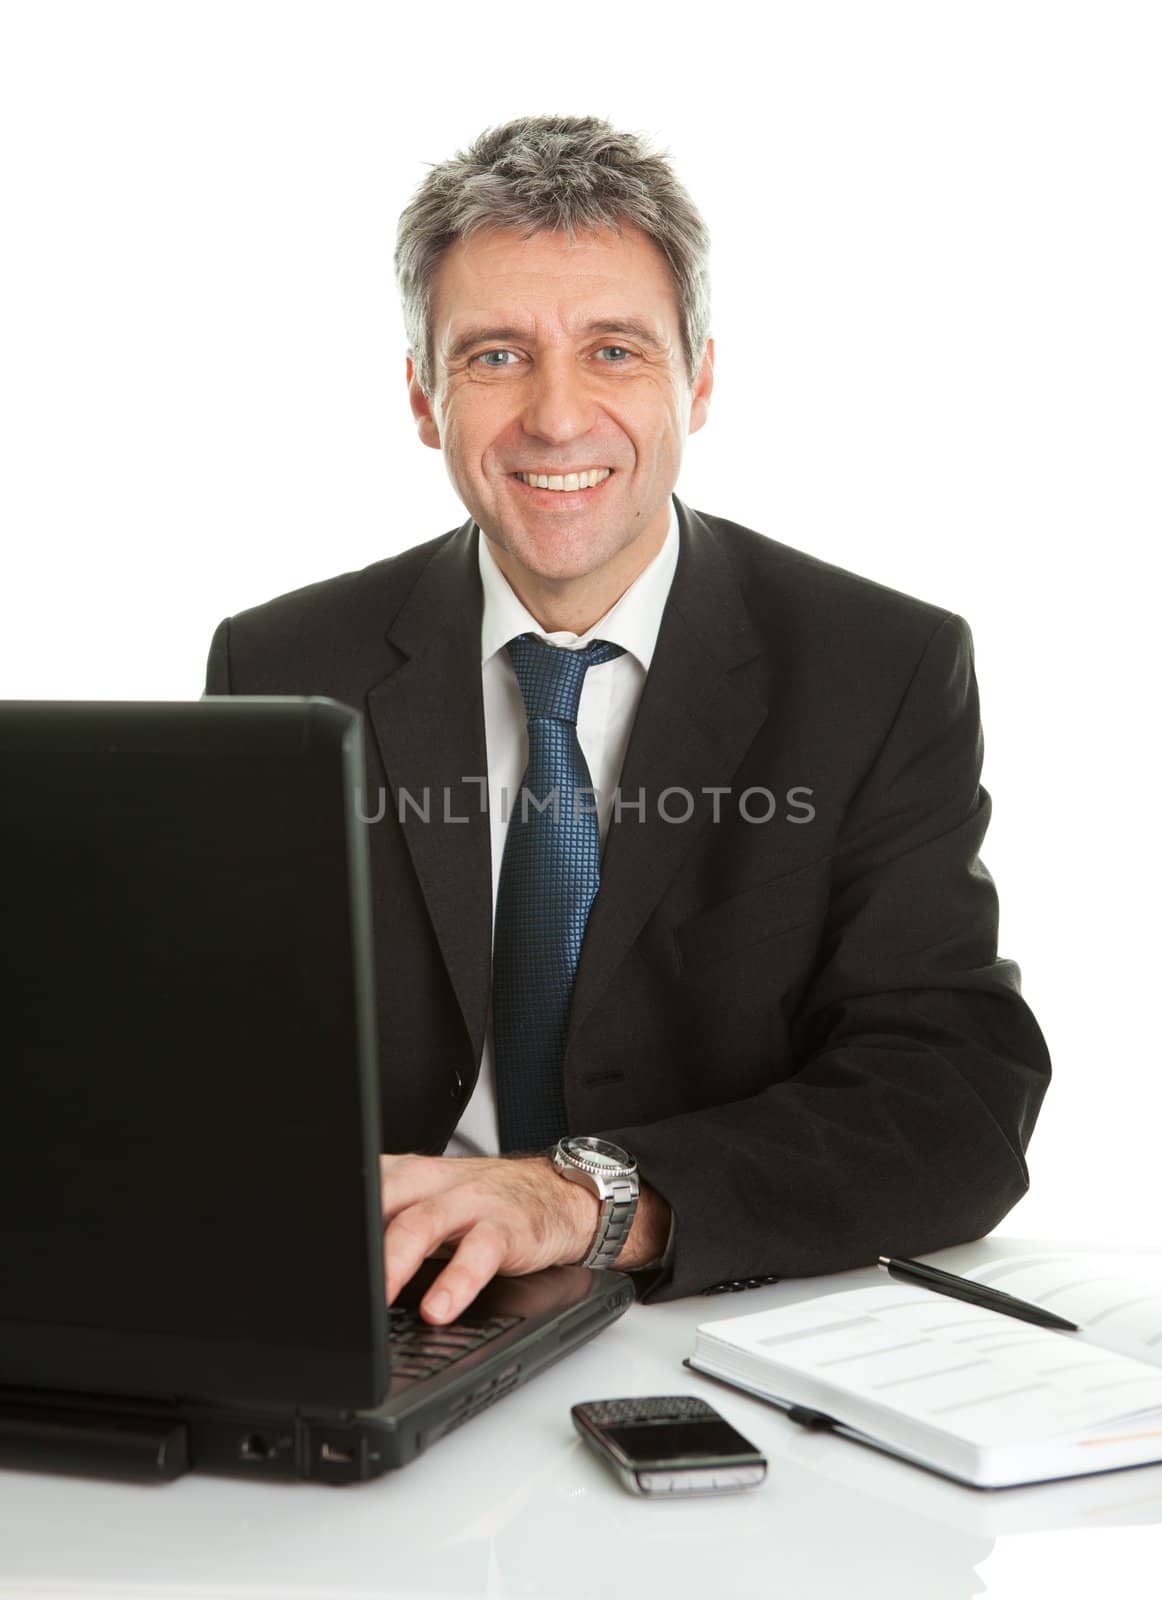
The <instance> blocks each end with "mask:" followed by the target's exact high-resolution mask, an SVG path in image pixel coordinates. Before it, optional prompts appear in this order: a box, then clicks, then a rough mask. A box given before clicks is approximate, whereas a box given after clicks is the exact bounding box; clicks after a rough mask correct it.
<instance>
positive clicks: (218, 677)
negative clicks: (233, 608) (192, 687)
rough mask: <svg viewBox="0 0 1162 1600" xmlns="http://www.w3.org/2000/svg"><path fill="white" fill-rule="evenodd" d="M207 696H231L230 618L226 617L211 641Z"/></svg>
mask: <svg viewBox="0 0 1162 1600" xmlns="http://www.w3.org/2000/svg"><path fill="white" fill-rule="evenodd" d="M202 693H203V695H207V694H231V693H233V691H232V689H231V688H230V618H229V617H224V618H223V620H222V621H221V622H220V623H219V624H218V626H217V627H216V628H215V629H214V637H213V638H212V639H211V640H210V653H209V655H208V657H207V658H206V687H205V689H204V690H203V691H202Z"/></svg>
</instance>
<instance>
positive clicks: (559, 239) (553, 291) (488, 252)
mask: <svg viewBox="0 0 1162 1600" xmlns="http://www.w3.org/2000/svg"><path fill="white" fill-rule="evenodd" d="M618 316H622V317H627V318H628V317H635V318H638V319H639V320H643V321H645V322H646V323H648V324H650V325H652V327H653V328H654V331H655V332H656V333H657V335H658V336H659V339H660V340H662V341H663V342H666V343H669V342H672V341H673V340H675V339H676V337H677V332H678V298H677V294H676V292H675V289H674V282H673V279H672V277H671V275H670V269H669V266H668V265H667V262H666V258H665V256H664V255H663V254H662V252H661V250H660V249H659V248H658V246H657V245H656V244H654V242H653V240H652V239H649V238H647V236H646V235H645V234H644V233H642V232H641V230H640V229H638V228H635V227H632V226H630V225H628V224H623V226H622V232H621V234H620V235H619V234H617V233H615V232H614V231H613V230H612V229H602V230H600V231H595V230H587V231H584V232H581V231H578V232H576V233H575V234H574V237H573V241H572V243H570V240H569V236H568V234H566V233H565V232H564V231H563V230H562V231H559V232H548V231H545V232H541V233H535V234H533V235H532V236H531V237H529V238H522V237H521V235H520V234H519V233H518V232H517V231H516V230H513V229H507V228H491V229H487V230H482V231H480V232H478V233H475V234H472V235H471V236H470V237H469V238H467V239H458V240H457V241H456V243H455V244H454V245H452V246H451V248H450V249H449V250H448V251H447V252H446V253H445V255H444V257H443V259H442V261H441V262H440V266H439V269H438V271H437V273H436V278H435V283H434V286H433V293H432V332H433V336H434V340H435V343H436V345H437V346H438V347H443V348H445V349H446V348H448V347H449V346H450V345H451V344H452V343H453V342H456V341H458V340H460V339H461V338H462V337H463V335H464V334H465V333H466V332H468V331H470V330H471V328H473V327H475V326H484V325H485V324H487V323H495V324H496V325H497V326H498V327H499V326H502V325H503V326H506V327H513V328H524V329H526V330H527V332H528V333H529V335H530V336H532V335H535V334H540V335H544V336H549V335H551V334H553V333H568V332H571V331H575V330H577V329H579V328H581V327H582V325H588V324H589V323H590V322H592V321H598V320H601V319H613V318H616V317H618Z"/></svg>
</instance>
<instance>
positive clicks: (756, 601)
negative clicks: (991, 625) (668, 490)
mask: <svg viewBox="0 0 1162 1600" xmlns="http://www.w3.org/2000/svg"><path fill="white" fill-rule="evenodd" d="M697 515H698V516H700V517H701V518H702V519H703V521H704V522H706V523H707V524H708V526H709V527H710V528H711V529H712V531H713V532H714V534H715V535H716V536H717V538H718V541H719V544H720V547H721V548H722V550H723V552H724V553H725V554H726V556H727V557H728V559H729V560H730V562H731V565H732V567H733V568H734V571H735V574H736V576H737V578H738V580H739V582H740V585H741V587H742V592H743V594H744V595H745V596H746V599H747V603H748V605H749V606H750V607H751V609H752V611H754V612H756V613H758V614H759V616H760V617H761V616H762V614H763V613H767V612H769V611H771V610H772V609H774V610H775V611H777V612H778V613H779V614H780V616H783V617H785V615H786V614H787V612H788V611H793V612H794V613H796V614H797V615H798V616H800V617H803V618H810V619H812V620H813V622H814V623H815V624H816V625H817V626H819V627H823V628H828V627H838V628H844V627H848V626H856V627H858V626H860V625H861V624H863V625H867V626H870V627H873V628H876V629H880V628H883V627H891V628H900V629H906V630H907V631H908V632H914V634H915V636H916V637H918V638H922V639H925V640H927V639H929V638H931V636H932V635H933V634H934V633H935V632H936V631H937V630H938V629H939V627H940V625H941V624H942V623H944V622H946V621H948V620H949V619H950V618H953V619H955V620H956V621H957V622H958V623H960V624H961V625H962V626H966V624H964V623H963V619H962V618H959V617H957V614H956V612H955V611H953V610H952V609H951V608H950V607H948V606H944V605H940V604H938V603H936V602H934V601H930V600H925V599H922V598H921V597H920V596H918V595H914V594H910V593H908V592H906V591H905V590H902V589H896V588H893V587H891V585H889V584H885V583H881V582H879V581H877V580H876V579H874V578H869V577H867V576H865V575H864V574H862V573H859V572H853V571H851V570H850V569H849V568H847V567H841V566H837V565H836V564H835V563H834V562H830V561H825V560H823V558H822V557H820V556H816V555H812V554H811V553H810V552H809V551H806V550H800V549H797V548H796V547H795V546H793V545H789V544H784V543H782V542H781V541H780V540H778V539H774V538H772V537H771V536H770V535H769V534H765V533H760V532H758V531H757V530H756V529H754V528H748V527H745V526H744V525H743V524H741V523H738V522H732V521H730V520H729V519H728V518H726V517H718V516H713V515H711V514H710V513H708V512H705V511H699V512H697Z"/></svg>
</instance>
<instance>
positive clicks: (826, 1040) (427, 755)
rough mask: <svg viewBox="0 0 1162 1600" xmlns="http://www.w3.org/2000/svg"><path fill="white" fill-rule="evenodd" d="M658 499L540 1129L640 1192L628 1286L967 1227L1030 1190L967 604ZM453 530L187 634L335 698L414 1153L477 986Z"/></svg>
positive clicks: (481, 931)
mask: <svg viewBox="0 0 1162 1600" xmlns="http://www.w3.org/2000/svg"><path fill="white" fill-rule="evenodd" d="M675 504H676V508H677V512H678V519H679V527H680V553H679V559H678V566H677V571H676V574H675V577H674V582H673V586H672V588H671V591H670V595H669V599H668V601H667V604H666V608H665V612H664V615H663V618H662V624H661V629H660V632H659V636H658V642H657V648H656V652H655V655H654V658H653V663H652V665H651V667H650V671H649V673H648V675H647V678H646V683H645V687H644V690H643V693H642V699H641V704H640V707H639V710H638V714H637V719H636V722H635V725H634V728H633V732H632V735H631V739H630V743H629V747H628V751H627V754H626V758H625V763H624V767H623V771H622V777H621V785H620V788H621V794H622V797H623V801H624V802H626V803H625V804H624V806H623V809H622V813H621V816H620V819H619V820H615V821H613V822H612V823H611V826H610V831H609V835H608V838H607V843H606V848H605V851H604V856H603V861H602V880H601V888H600V891H599V893H598V895H597V899H596V900H595V902H594V905H593V910H592V912H591V915H590V919H589V923H588V927H587V930H586V936H585V943H584V947H583V950H582V953H581V961H580V966H579V968H578V972H577V977H576V982H575V987H574V992H573V1001H572V1010H571V1016H570V1025H569V1037H568V1043H567V1048H566V1055H565V1061H564V1080H565V1098H566V1103H567V1106H568V1112H569V1126H570V1129H571V1130H572V1131H573V1132H575V1133H578V1134H596V1135H598V1136H600V1137H602V1138H606V1139H611V1140H613V1141H614V1142H615V1143H617V1144H620V1145H623V1146H624V1147H625V1148H627V1149H628V1150H630V1151H632V1152H633V1154H634V1155H636V1156H637V1158H638V1162H639V1165H640V1168H641V1172H642V1175H643V1177H644V1178H645V1179H646V1181H647V1182H649V1183H650V1184H651V1185H653V1187H654V1188H655V1189H657V1190H658V1191H659V1192H660V1193H661V1194H662V1195H663V1196H664V1197H665V1198H666V1200H668V1201H669V1203H670V1205H671V1206H672V1207H673V1209H674V1213H675V1216H676V1234H675V1250H674V1255H673V1260H672V1263H671V1266H670V1268H669V1270H667V1271H661V1272H659V1271H655V1272H653V1273H651V1274H648V1275H647V1276H646V1279H645V1281H640V1280H639V1283H638V1289H639V1294H640V1295H641V1296H642V1297H643V1298H647V1299H652V1300H668V1299H673V1298H676V1297H677V1296H680V1295H687V1294H690V1293H693V1292H694V1291H696V1290H699V1289H701V1288H703V1287H705V1286H707V1285H708V1284H710V1283H712V1282H715V1281H719V1280H723V1279H732V1278H741V1277H747V1276H754V1275H759V1274H767V1273H773V1274H778V1275H779V1276H785V1277H795V1276H809V1275H812V1274H816V1273H824V1272H832V1271H841V1270H844V1269H847V1268H850V1267H854V1266H857V1265H860V1264H867V1263H870V1262H872V1261H874V1259H875V1257H876V1256H877V1255H878V1254H892V1255H900V1256H915V1255H921V1254H923V1253H924V1252H926V1251H931V1250H938V1249H940V1248H941V1247H943V1246H946V1245H952V1244H957V1243H960V1242H962V1241H964V1240H967V1239H973V1238H977V1237H979V1236H980V1235H982V1234H985V1233H987V1232H988V1231H989V1230H990V1229H991V1228H993V1227H994V1226H995V1225H996V1223H997V1222H999V1220H1000V1219H1001V1218H1002V1217H1003V1216H1004V1215H1005V1213H1006V1212H1007V1211H1008V1210H1009V1209H1010V1208H1011V1207H1012V1206H1013V1205H1014V1204H1015V1202H1016V1201H1017V1200H1019V1199H1020V1197H1021V1195H1022V1194H1023V1193H1024V1192H1025V1190H1026V1189H1027V1187H1028V1170H1027V1167H1026V1164H1025V1160H1024V1150H1025V1147H1026V1145H1027V1143H1028V1140H1029V1136H1030V1134H1031V1132H1032V1129H1033V1125H1034V1122H1035V1120H1036V1116H1037V1112H1038V1109H1039V1107H1040V1104H1041V1100H1042V1097H1043V1096H1044V1093H1045V1089H1046V1086H1047V1084H1048V1081H1049V1074H1050V1065H1049V1058H1048V1052H1047V1049H1046V1045H1045V1041H1044V1039H1043V1037H1042V1034H1041V1032H1040V1029H1039V1028H1038V1026H1037V1023H1036V1021H1035V1020H1034V1018H1033V1016H1032V1014H1031V1012H1030V1011H1029V1009H1028V1007H1027V1006H1026V1004H1025V1002H1024V1001H1023V999H1022V998H1021V995H1020V987H1019V985H1020V973H1019V969H1018V968H1017V966H1016V965H1015V964H1014V963H1013V962H1012V961H1007V960H998V959H997V952H996V935H997V899H996V894H995V891H994V888H993V883H992V880H991V878H990V877H989V874H988V872H987V871H986V869H985V868H984V866H983V865H982V864H981V862H980V860H979V858H978V855H977V851H978V848H979V846H980V843H981V840H982V838H983V836H984V833H985V829H986V826H987V824H988V819H989V814H990V810H991V801H990V799H989V795H988V793H987V791H986V790H985V789H984V788H982V787H981V786H980V783H979V778H980V770H981V759H982V749H983V747H982V739H981V730H980V719H979V713H978V705H977V689H976V680H975V675H974V668H973V651H972V637H971V634H970V632H969V629H968V626H967V624H966V623H965V622H964V621H963V620H962V618H960V617H959V616H957V615H955V614H954V613H952V612H948V611H945V610H942V609H941V608H940V607H939V606H935V605H929V604H926V603H925V602H924V601H921V600H917V599H914V598H912V597H910V596H908V595H905V594H901V593H898V592H897V591H895V590H892V589H889V588H885V587H883V586H882V585H880V584H877V583H873V582H871V581H869V580H868V579H866V578H862V577H858V576H856V575H855V574H853V573H850V572H846V571H844V570H842V569H840V568H838V567H834V566H830V565H828V564H827V563H826V562H823V561H820V560H817V559H815V558H814V557H812V556H810V555H806V554H804V553H802V552H800V551H797V550H793V549H791V548H789V547H788V546H786V545H783V544H779V543H777V542H775V541H774V540H771V539H768V538H766V537H764V536H763V535H761V534H758V533H755V532H753V531H752V530H750V529H748V528H743V527H740V526H739V525H737V524H736V523H732V522H728V521H725V520H723V519H722V518H719V517H714V516H710V515H707V514H705V513H700V512H696V511H692V510H689V509H688V508H687V507H686V506H685V505H683V504H682V502H681V501H680V500H678V499H677V497H676V496H675ZM476 537H477V532H476V529H475V526H474V524H473V522H472V521H471V519H469V521H468V522H466V523H465V524H464V525H463V526H462V527H460V528H458V529H456V530H454V531H452V532H451V533H447V534H444V535H442V536H441V537H439V538H437V539H433V540H431V541H430V542H428V543H426V544H422V545H419V546H417V547H416V548H414V549H410V550H406V551H405V552H404V553H403V554H401V555H398V556H393V557H391V558H390V559H388V560H386V561H380V562H377V563H376V564H374V565H372V566H369V567H366V568H364V569H363V570H362V571H359V572H350V573H345V574H344V575H342V576H340V577H336V578H331V579H328V580H326V581H325V582H322V583H315V584H311V585H309V586H308V587H306V588H303V589H298V590H296V591H295V592H294V593H292V594H287V595H282V596H280V597H279V598H277V599H275V600H271V601H269V602H268V603H267V604H265V605H260V606H256V607H254V608H253V609H251V610H248V611H243V612H241V613H239V614H238V615H237V616H234V617H231V618H227V619H226V620H225V621H223V622H222V623H221V624H220V626H219V627H218V629H217V631H216V633H215V635H214V639H213V643H212V645H211V648H210V657H209V665H208V672H207V681H206V692H207V693H209V694H289V695H310V694H319V695H329V696H332V697H333V698H334V699H336V700H339V701H342V702H344V703H346V704H347V705H350V706H353V707H356V708H357V709H360V710H362V711H363V712H365V714H366V719H367V721H366V725H365V726H366V732H367V735H368V737H367V739H366V761H367V794H366V795H365V796H364V797H363V810H364V812H365V813H366V814H367V815H368V816H370V817H374V816H376V814H377V811H378V810H379V802H380V798H381V796H382V799H383V808H382V809H383V813H384V814H383V816H382V819H381V820H379V821H374V822H370V823H369V824H368V833H369V842H370V856H371V874H372V891H373V897H374V913H373V915H374V923H375V936H376V947H377V979H378V1021H379V1038H380V1052H381V1062H382V1103H383V1148H384V1149H385V1150H391V1151H407V1150H415V1151H427V1152H439V1151H442V1150H443V1148H444V1146H445V1144H446V1142H447V1140H448V1138H449V1137H450V1135H451V1133H452V1131H453V1129H454V1128H455V1126H456V1124H457V1122H458V1120H459V1117H460V1114H461V1112H462V1110H463V1108H464V1106H465V1104H466V1103H467V1100H468V1097H469V1095H470V1094H471V1092H472V1089H473V1086H474V1083H475V1078H476V1072H477V1067H478V1063H479V1060H480V1053H481V1046H482V1042H483V1039H484V1032H485V1025H486V1020H487V1013H488V1001H489V982H490V970H489V969H490V939H491V874H490V855H489V831H488V818H487V815H486V813H485V811H484V809H483V806H484V804H486V802H485V801H484V800H483V799H482V785H481V782H480V781H479V780H481V779H482V778H483V777H484V775H485V774H486V773H487V770H488V768H487V760H486V755H485V742H484V719H483V709H482V699H481V675H480V620H481V604H482V601H481V588H480V579H479V573H478V569H477V561H476V546H475V540H476ZM473 780H476V781H473ZM714 788H718V789H720V790H722V789H726V790H728V791H729V792H728V793H726V794H723V793H718V794H712V793H707V792H706V791H707V790H709V789H714ZM666 789H670V790H671V791H673V792H671V793H670V794H667V795H663V794H662V791H664V790H666ZM748 789H749V790H751V791H752V792H751V793H750V794H749V795H744V791H746V790H748ZM401 790H407V792H408V794H409V795H410V796H411V797H412V799H413V801H414V802H416V803H417V804H420V805H422V803H423V801H424V795H425V791H426V792H427V796H428V800H429V803H430V812H429V815H430V820H429V821H427V822H423V821H421V820H420V816H419V814H418V812H417V810H416V809H415V807H414V806H412V807H409V806H408V805H407V803H406V802H405V803H404V811H405V816H406V820H405V821H404V822H403V823H402V824H401V822H400V820H399V804H400V799H401ZM639 790H644V791H645V793H644V797H643V796H642V795H640V794H639ZM445 791H447V794H446V796H445ZM789 791H791V792H792V794H791V798H790V799H789V800H788V798H787V796H788V792H789ZM805 791H809V793H806V792H805ZM687 794H689V795H690V796H692V797H693V803H694V814H693V816H692V817H691V818H690V819H689V820H686V821H682V820H668V819H669V818H676V819H680V818H681V817H682V816H683V815H684V813H685V812H686V810H687V809H688V808H689V805H690V801H689V800H687V798H686V796H687ZM769 797H773V800H774V805H775V811H774V815H772V816H771V817H770V818H769V820H765V821H764V820H761V819H762V818H763V817H764V815H765V814H766V813H767V812H768V811H769V810H770V807H771V804H772V800H771V798H769ZM643 798H644V805H642V806H641V807H640V809H638V810H634V809H631V808H630V805H629V802H630V801H635V800H639V799H643ZM445 799H446V800H447V804H445ZM740 803H741V810H740ZM663 810H664V811H665V813H666V815H664V816H663V815H662V814H661V812H662V811H663ZM812 812H813V814H811V813H812ZM452 818H457V819H461V820H455V821H453V820H451V819H452ZM748 819H754V820H748Z"/></svg>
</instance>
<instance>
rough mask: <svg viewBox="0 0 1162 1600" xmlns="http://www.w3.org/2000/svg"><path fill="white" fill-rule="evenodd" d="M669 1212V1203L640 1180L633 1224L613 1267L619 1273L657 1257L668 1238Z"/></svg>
mask: <svg viewBox="0 0 1162 1600" xmlns="http://www.w3.org/2000/svg"><path fill="white" fill-rule="evenodd" d="M672 1215H673V1213H672V1212H671V1210H670V1206H669V1202H668V1201H666V1200H664V1199H663V1198H662V1196H661V1195H660V1194H659V1193H658V1191H657V1190H656V1189H652V1188H651V1187H650V1185H649V1184H648V1183H642V1184H641V1185H640V1188H639V1192H638V1202H637V1211H636V1212H635V1214H634V1219H633V1226H632V1227H631V1228H630V1230H629V1234H628V1235H627V1237H626V1241H625V1243H624V1244H623V1245H622V1247H621V1251H620V1253H619V1255H618V1257H617V1260H616V1261H615V1262H614V1266H615V1267H616V1268H618V1270H619V1271H621V1272H633V1271H634V1270H635V1269H636V1268H638V1267H644V1266H645V1265H646V1264H647V1263H648V1262H650V1261H654V1260H656V1259H657V1258H658V1257H660V1256H661V1255H662V1254H663V1252H664V1251H665V1248H666V1241H667V1240H668V1238H669V1237H670V1222H671V1219H672Z"/></svg>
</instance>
